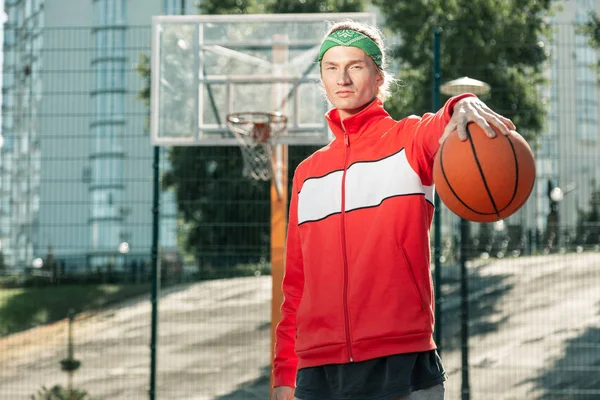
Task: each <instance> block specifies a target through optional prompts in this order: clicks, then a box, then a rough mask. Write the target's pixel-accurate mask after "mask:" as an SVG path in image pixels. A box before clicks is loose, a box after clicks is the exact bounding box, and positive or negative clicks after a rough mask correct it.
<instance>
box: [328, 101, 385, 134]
mask: <svg viewBox="0 0 600 400" xmlns="http://www.w3.org/2000/svg"><path fill="white" fill-rule="evenodd" d="M386 117H388V118H390V115H389V114H388V113H387V111H385V109H384V108H383V103H382V101H381V100H380V99H378V98H375V100H373V101H372V102H371V103H370V104H369V105H368V106H367V107H365V108H364V109H363V110H361V111H360V112H358V113H357V114H354V115H351V116H349V117H348V118H346V119H344V120H343V121H342V120H340V114H339V111H338V109H337V108H334V109H332V110H329V111H328V112H327V114H325V118H326V119H327V123H328V124H329V128H331V131H332V132H333V134H334V136H335V137H336V138H343V137H344V132H345V133H347V134H348V135H356V134H359V135H360V134H363V133H364V132H368V131H370V129H369V128H370V127H371V126H372V125H374V124H376V123H377V122H379V121H381V120H382V119H384V118H386Z"/></svg>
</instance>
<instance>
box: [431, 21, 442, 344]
mask: <svg viewBox="0 0 600 400" xmlns="http://www.w3.org/2000/svg"><path fill="white" fill-rule="evenodd" d="M441 33H442V29H441V28H437V29H435V30H434V32H433V96H432V98H433V112H437V110H438V109H439V108H440V80H441V73H440V35H441ZM441 205H442V204H441V201H440V197H439V196H438V195H437V192H436V193H435V197H434V206H435V209H434V217H433V242H434V247H433V263H434V264H433V265H434V274H435V276H434V279H433V282H434V290H433V291H434V297H435V327H434V330H433V331H434V339H435V343H436V344H437V348H438V353H439V354H441V353H442V301H443V299H442V290H441V288H442V266H441V256H442V246H441V242H442V221H441V218H442V210H441Z"/></svg>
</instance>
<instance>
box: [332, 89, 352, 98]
mask: <svg viewBox="0 0 600 400" xmlns="http://www.w3.org/2000/svg"><path fill="white" fill-rule="evenodd" d="M352 93H354V92H353V91H351V90H340V91H339V92H335V94H336V95H338V96H340V97H348V96H350V95H351V94H352Z"/></svg>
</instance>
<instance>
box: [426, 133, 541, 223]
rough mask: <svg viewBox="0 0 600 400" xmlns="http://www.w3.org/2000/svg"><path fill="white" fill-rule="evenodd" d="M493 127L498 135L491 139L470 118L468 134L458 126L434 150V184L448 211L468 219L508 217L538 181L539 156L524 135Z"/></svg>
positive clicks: (479, 219)
mask: <svg viewBox="0 0 600 400" xmlns="http://www.w3.org/2000/svg"><path fill="white" fill-rule="evenodd" d="M494 129H495V130H496V133H497V135H496V137H495V138H493V139H490V138H489V137H487V135H486V134H485V132H484V131H483V130H482V129H481V127H479V125H477V124H475V123H473V122H471V123H469V124H468V125H467V132H468V136H469V138H468V140H466V141H464V142H463V141H461V140H460V139H459V138H458V133H457V132H456V131H454V132H452V133H451V134H450V135H449V136H448V138H447V139H446V140H445V141H444V143H442V145H441V146H440V148H439V150H438V152H437V154H436V156H435V161H434V164H433V181H434V183H435V190H436V191H437V193H438V195H439V196H440V199H441V200H442V201H443V202H444V204H445V205H446V206H447V207H448V208H449V209H450V211H452V212H453V213H455V214H456V215H458V216H460V217H462V218H464V219H467V220H469V221H474V222H495V221H499V220H501V219H504V218H506V217H509V216H510V215H512V214H514V213H515V212H516V211H517V210H518V209H520V208H521V207H522V206H523V204H525V202H526V201H527V199H528V198H529V195H530V194H531V191H532V189H533V184H534V182H535V161H534V159H533V153H532V152H531V148H530V147H529V145H528V144H527V142H526V141H525V139H523V137H522V136H521V135H519V134H518V133H515V134H513V135H510V136H505V135H503V134H502V133H500V132H499V131H498V130H497V129H496V128H494Z"/></svg>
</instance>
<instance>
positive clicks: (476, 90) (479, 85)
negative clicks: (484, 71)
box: [440, 76, 490, 96]
mask: <svg viewBox="0 0 600 400" xmlns="http://www.w3.org/2000/svg"><path fill="white" fill-rule="evenodd" d="M440 91H441V92H442V93H443V94H445V95H448V96H457V95H459V94H463V93H473V94H476V95H478V96H479V95H483V94H488V93H489V92H490V85H488V84H487V83H485V82H482V81H478V80H477V79H473V78H469V77H468V76H464V77H462V78H458V79H455V80H453V81H450V82H446V83H444V84H443V85H442V86H440Z"/></svg>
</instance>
